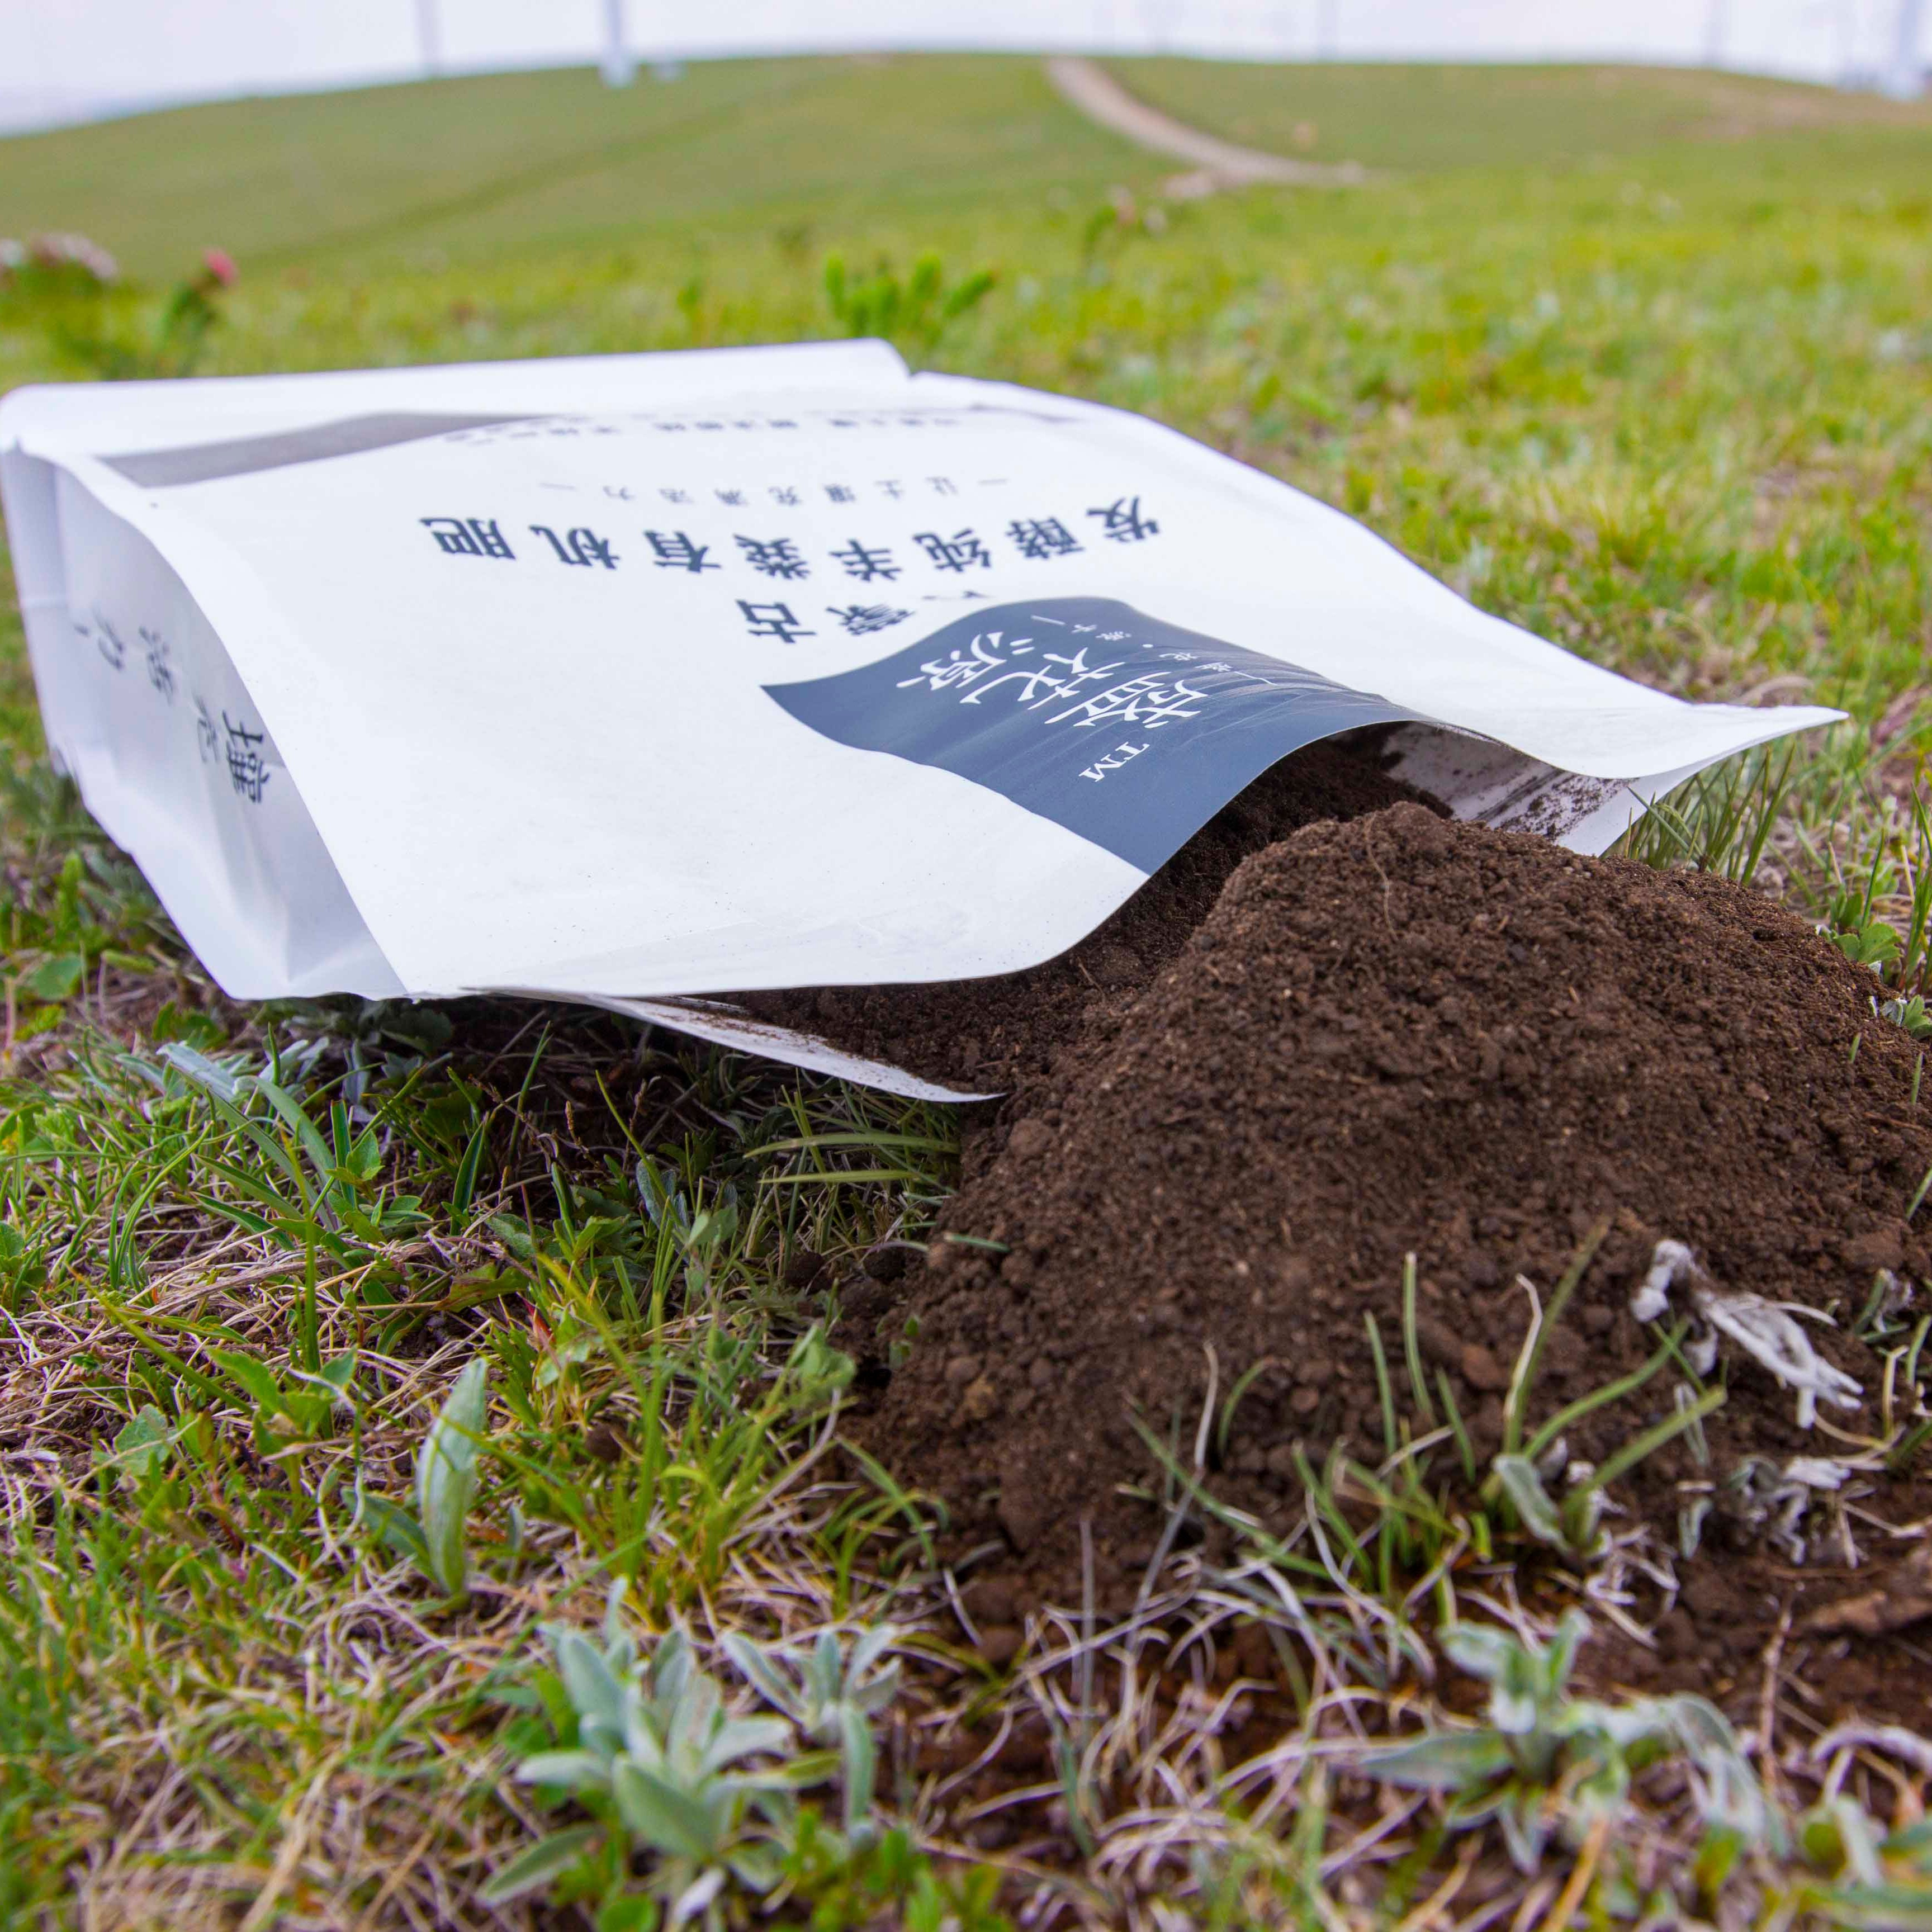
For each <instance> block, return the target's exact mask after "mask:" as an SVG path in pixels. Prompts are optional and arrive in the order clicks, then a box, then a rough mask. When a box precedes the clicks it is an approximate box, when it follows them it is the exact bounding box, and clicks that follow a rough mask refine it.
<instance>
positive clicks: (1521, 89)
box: [1108, 59, 1927, 172]
mask: <svg viewBox="0 0 1932 1932" xmlns="http://www.w3.org/2000/svg"><path fill="white" fill-rule="evenodd" d="M1108 65H1109V67H1111V68H1112V70H1113V71H1114V72H1115V74H1116V75H1118V77H1119V78H1120V79H1121V80H1122V81H1123V82H1124V83H1125V84H1126V85H1127V86H1128V87H1129V88H1130V89H1132V90H1133V92H1135V93H1136V94H1137V95H1139V96H1140V97H1141V98H1142V100H1144V101H1148V102H1150V103H1151V104H1153V105H1154V106H1155V107H1159V108H1161V109H1163V110H1165V111H1166V113H1169V114H1172V115H1174V116H1175V118H1177V119H1178V120H1181V121H1188V122H1190V123H1191V124H1193V125H1195V126H1196V127H1206V128H1209V129H1211V130H1213V131H1214V133H1217V134H1221V135H1223V136H1226V138H1228V139H1230V140H1234V141H1240V142H1245V143H1247V145H1250V146H1251V147H1256V148H1270V149H1273V150H1274V151H1276V152H1277V153H1280V154H1304V155H1307V156H1309V157H1311V158H1313V159H1316V160H1329V161H1345V160H1347V161H1358V162H1361V163H1362V164H1363V165H1364V166H1367V167H1370V168H1377V169H1389V170H1401V171H1403V172H1439V171H1442V170H1445V169H1484V168H1522V169H1535V170H1536V171H1538V172H1549V171H1551V170H1556V169H1569V168H1574V167H1577V166H1584V167H1589V166H1601V165H1602V164H1604V163H1608V162H1610V161H1613V160H1618V159H1620V158H1622V157H1625V156H1637V155H1641V154H1646V153H1647V152H1650V151H1655V150H1656V149H1658V148H1662V147H1666V146H1668V145H1672V144H1674V143H1676V142H1701V141H1737V140H1740V139H1749V138H1751V137H1752V136H1767V135H1771V136H1775V135H1779V134H1786V135H1793V136H1805V137H1806V138H1805V140H1804V142H1803V143H1802V151H1804V152H1805V153H1807V154H1811V153H1814V152H1815V148H1814V145H1813V143H1814V139H1815V136H1817V134H1818V133H1820V132H1821V131H1823V130H1831V129H1834V128H1841V127H1860V126H1867V125H1874V124H1875V125H1879V126H1887V127H1920V128H1922V127H1924V126H1925V125H1926V124H1927V113H1926V111H1925V110H1924V109H1923V108H1922V107H1915V106H1908V105H1903V104H1898V103H1895V102H1891V101H1885V100H1883V99H1882V98H1879V97H1878V96H1876V95H1869V94H1846V93H1841V92H1839V91H1838V90H1837V89H1832V88H1824V87H1812V86H1804V85H1802V84H1799V83H1795V82H1790V81H1778V80H1760V79H1757V78H1756V77H1752V76H1749V75H1745V74H1714V73H1709V72H1706V71H1700V70H1696V69H1691V70H1680V69H1674V68H1616V67H1537V66H1523V67H1519V66H1498V67H1439V66H1430V67H1409V66H1401V65H1391V64H1388V63H1384V62H1377V63H1376V65H1373V66H1355V65H1349V64H1348V63H1346V62H1318V63H1315V64H1313V65H1305V64H1298V65H1277V64H1275V63H1273V62H1230V61H1198V60H1172V59H1142V60H1115V61H1111V62H1109V63H1108Z"/></svg>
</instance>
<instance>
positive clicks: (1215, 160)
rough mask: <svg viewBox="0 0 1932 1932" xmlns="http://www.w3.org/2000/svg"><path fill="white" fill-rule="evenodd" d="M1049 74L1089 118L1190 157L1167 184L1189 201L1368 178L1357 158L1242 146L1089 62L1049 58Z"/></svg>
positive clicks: (1135, 139)
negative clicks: (1309, 156) (1165, 109)
mask: <svg viewBox="0 0 1932 1932" xmlns="http://www.w3.org/2000/svg"><path fill="white" fill-rule="evenodd" d="M1046 76H1047V78H1048V80H1050V81H1052V83H1053V84H1054V86H1055V88H1056V89H1058V91H1059V93H1060V95H1061V98H1062V99H1063V100H1064V101H1066V102H1067V104H1069V105H1070V107H1074V108H1076V109H1077V110H1079V112H1080V113H1082V114H1084V115H1086V117H1087V118H1088V120H1090V121H1098V122H1099V123H1100V125H1101V126H1102V127H1111V128H1112V130H1114V132H1115V133H1117V134H1124V135H1125V136H1127V139H1129V140H1130V141H1132V142H1135V143H1136V145H1139V146H1141V147H1143V148H1151V149H1152V150H1153V151H1154V153H1156V154H1172V155H1174V156H1175V157H1177V158H1178V160H1184V161H1192V162H1193V163H1194V166H1193V169H1192V170H1191V171H1190V172H1188V173H1187V174H1184V175H1175V177H1174V178H1173V179H1172V180H1171V181H1169V182H1168V184H1167V192H1168V193H1169V194H1170V195H1172V196H1175V198H1176V199H1180V200H1191V199H1195V198H1196V197H1198V196H1202V195H1207V194H1214V193H1217V191H1219V190H1220V189H1223V188H1229V187H1253V186H1254V185H1255V184H1256V183H1258V182H1265V181H1273V182H1276V183H1278V184H1285V185H1287V186H1290V187H1358V186H1359V185H1360V184H1361V183H1362V182H1363V181H1366V180H1367V178H1368V171H1367V169H1365V168H1364V167H1363V166H1361V163H1359V162H1358V161H1340V162H1328V161H1292V160H1289V159H1288V158H1287V157H1286V155H1283V154H1265V153H1264V152H1262V150H1261V149H1260V148H1242V147H1238V146H1237V145H1235V143H1234V142H1232V141H1223V140H1222V139H1220V137H1219V136H1217V135H1214V134H1209V133H1203V132H1202V130H1201V129H1200V128H1199V127H1189V126H1188V125H1187V123H1186V122H1185V121H1176V120H1175V119H1174V118H1172V116H1171V115H1166V114H1163V113H1162V112H1161V111H1160V109H1159V108H1157V107H1149V106H1148V104H1147V103H1146V102H1145V101H1140V100H1137V99H1136V98H1135V97H1134V96H1133V95H1131V94H1130V93H1129V92H1127V89H1125V88H1124V87H1123V86H1121V83H1119V82H1118V80H1115V78H1114V77H1113V76H1112V74H1109V73H1108V72H1107V71H1106V69H1105V68H1101V67H1099V66H1097V65H1095V63H1094V62H1092V61H1091V60H1087V59H1084V58H1079V57H1077V56H1075V55H1061V56H1059V57H1058V58H1055V59H1052V60H1049V62H1047V64H1046Z"/></svg>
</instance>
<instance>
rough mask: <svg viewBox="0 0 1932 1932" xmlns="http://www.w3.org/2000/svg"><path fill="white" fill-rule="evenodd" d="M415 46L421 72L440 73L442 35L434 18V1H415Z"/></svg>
mask: <svg viewBox="0 0 1932 1932" xmlns="http://www.w3.org/2000/svg"><path fill="white" fill-rule="evenodd" d="M416 46H417V48H418V49H419V52H421V54H422V67H423V72H424V73H425V74H440V73H441V72H442V71H443V34H442V31H441V29H440V27H439V26H438V24H437V17H436V0H416Z"/></svg>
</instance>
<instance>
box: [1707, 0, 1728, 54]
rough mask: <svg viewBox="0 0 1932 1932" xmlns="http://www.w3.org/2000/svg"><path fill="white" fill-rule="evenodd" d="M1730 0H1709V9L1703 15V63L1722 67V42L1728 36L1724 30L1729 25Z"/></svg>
mask: <svg viewBox="0 0 1932 1932" xmlns="http://www.w3.org/2000/svg"><path fill="white" fill-rule="evenodd" d="M1730 12H1731V9H1730V0H1711V9H1710V11H1709V13H1706V15H1705V16H1704V65H1706V67H1722V66H1723V65H1724V43H1725V42H1726V41H1727V40H1728V39H1729V38H1730V34H1729V33H1728V31H1727V29H1728V28H1729V27H1730Z"/></svg>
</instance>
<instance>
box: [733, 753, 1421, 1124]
mask: <svg viewBox="0 0 1932 1932" xmlns="http://www.w3.org/2000/svg"><path fill="white" fill-rule="evenodd" d="M1381 735H1382V733H1380V731H1379V730H1373V729H1372V730H1368V731H1357V732H1351V733H1346V734H1345V735H1344V736H1343V737H1341V738H1339V739H1335V738H1331V739H1326V740H1325V741H1324V742H1322V743H1319V744H1316V745H1308V746H1307V747H1305V748H1304V749H1303V750H1301V751H1298V752H1296V753H1295V755H1294V756H1293V757H1289V758H1284V759H1283V760H1281V762H1280V763H1279V764H1277V765H1275V766H1272V767H1271V769H1269V770H1268V771H1267V772H1264V773H1263V774H1262V776H1261V777H1259V778H1257V779H1256V781H1254V783H1253V784H1251V785H1250V786H1249V787H1247V790H1244V792H1242V793H1241V796H1239V797H1238V798H1236V799H1234V800H1233V801H1232V802H1231V803H1230V804H1229V805H1227V806H1226V807H1225V808H1223V810H1222V811H1220V812H1218V813H1217V814H1216V815H1215V816H1214V817H1213V818H1211V820H1208V823H1206V824H1205V825H1204V826H1202V828H1201V829H1200V830H1199V832H1196V834H1195V835H1194V836H1193V838H1190V840H1189V841H1187V844H1185V845H1184V846H1183V847H1181V850H1179V851H1178V852H1177V853H1175V855H1174V856H1173V857H1172V859H1169V861H1168V862H1167V863H1166V865H1163V867H1162V868H1160V871H1158V872H1157V873H1156V874H1154V877H1153V878H1151V880H1148V883H1147V884H1146V885H1145V886H1142V888H1141V889H1140V890H1139V892H1136V894H1135V895H1134V896H1133V898H1130V900H1128V901H1127V904H1125V905H1124V906H1122V907H1121V909H1120V910H1119V911H1118V912H1117V913H1115V914H1114V915H1113V916H1112V918H1111V919H1107V920H1106V922H1104V923H1103V924H1102V925H1101V926H1098V927H1097V928H1096V929H1095V930H1094V932H1091V934H1089V935H1088V937H1087V938H1085V939H1084V940H1082V941H1081V942H1080V944H1079V945H1078V946H1076V947H1073V948H1072V949H1071V950H1070V951H1068V952H1066V953H1061V955H1060V956H1059V957H1058V959H1049V961H1048V962H1046V964H1045V965H1042V966H1036V967H1034V968H1031V969H1030V970H1029V971H1026V972H1024V973H1010V974H1001V975H1000V976H998V977H995V978H992V979H986V980H959V981H956V982H953V983H951V984H950V985H941V986H828V987H823V988H807V989H803V990H802V991H797V992H778V993H734V994H733V995H730V998H731V999H732V1000H733V1002H734V1004H737V1005H739V1006H741V1007H743V1008H745V1010H746V1011H748V1013H751V1014H752V1015H753V1016H754V1017H755V1018H757V1019H761V1020H764V1021H766V1022H769V1023H771V1024H772V1025H778V1026H784V1027H790V1028H793V1029H794V1030H795V1031H799V1032H802V1033H810V1034H817V1035H819V1036H820V1037H821V1038H823V1039H826V1040H830V1041H831V1042H832V1043H833V1044H834V1045H835V1046H840V1047H842V1048H844V1049H845V1050H846V1051H847V1052H850V1053H854V1054H857V1055H859V1056H861V1057H862V1058H865V1059H868V1060H880V1061H886V1062H887V1063H889V1064H890V1065H892V1066H894V1067H904V1068H905V1069H906V1070H907V1072H908V1073H916V1074H919V1075H920V1076H922V1077H923V1078H925V1079H929V1080H935V1081H938V1082H941V1083H943V1084H944V1085H947V1086H950V1087H953V1088H956V1089H958V1090H959V1091H963V1092H967V1093H972V1092H983V1093H1004V1092H1006V1091H1007V1090H1008V1089H1010V1088H1014V1087H1017V1086H1019V1085H1021V1084H1022V1083H1023V1082H1025V1081H1027V1080H1028V1079H1032V1078H1034V1077H1035V1076H1038V1075H1040V1074H1043V1073H1046V1071H1047V1070H1048V1069H1049V1067H1050V1066H1051V1064H1052V1058H1053V1055H1054V1052H1055V1049H1057V1048H1058V1047H1060V1046H1062V1045H1064V1043H1066V1042H1067V1041H1068V1040H1070V1039H1072V1038H1073V1037H1074V1036H1075V1035H1076V1034H1078V1033H1079V1031H1080V1030H1081V1028H1082V1026H1083V1025H1084V1024H1085V1020H1086V1018H1087V1016H1088V1013H1090V1011H1091V1010H1093V1009H1094V1007H1097V1006H1098V1005H1102V1004H1106V1003H1108V1002H1110V1001H1117V1000H1118V998H1120V997H1121V995H1125V994H1129V993H1131V992H1134V991H1135V990H1136V989H1139V988H1140V987H1142V986H1145V985H1146V983H1148V980H1150V979H1151V977H1153V976H1154V974H1155V973H1156V972H1157V971H1159V970H1160V968H1161V967H1162V966H1163V965H1166V963H1167V962H1169V960H1171V959H1172V958H1173V957H1174V956H1175V954H1176V953H1179V952H1180V950H1181V948H1182V947H1184V946H1185V945H1186V944H1187V941H1188V939H1189V938H1190V935H1192V934H1193V932H1194V930H1195V929H1196V927H1197V926H1199V925H1200V923H1201V922H1202V919H1205V918H1206V917H1207V916H1208V912H1209V911H1210V910H1211V908H1212V907H1213V906H1214V901H1215V900H1216V899H1217V898H1219V897H1220V892H1221V888H1222V887H1223V886H1224V885H1226V883H1227V882H1228V875H1229V873H1231V872H1232V871H1233V870H1234V869H1235V867H1236V866H1237V865H1239V864H1240V863H1241V861H1242V860H1243V859H1245V858H1247V856H1248V855H1249V854H1250V853H1253V852H1259V851H1260V850H1262V847H1265V846H1268V845H1271V844H1274V842H1275V841H1277V839H1282V838H1286V837H1287V836H1288V835H1289V833H1290V832H1293V831H1295V830H1296V829H1298V828H1299V827H1301V826H1304V825H1312V824H1314V823H1316V821H1317V820H1321V819H1325V818H1358V817H1361V814H1363V813H1364V812H1365V811H1379V810H1380V809H1381V808H1383V807H1384V806H1386V805H1394V804H1397V803H1398V802H1400V801H1401V800H1403V799H1420V798H1421V793H1418V792H1417V791H1415V790H1413V789H1412V787H1409V786H1408V785H1406V784H1403V782H1402V781H1401V780H1400V779H1399V778H1391V777H1390V776H1389V775H1388V774H1387V773H1386V772H1384V771H1382V769H1381V768H1380V766H1379V765H1378V764H1377V763H1376V757H1375V751H1376V744H1377V742H1378V741H1379V738H1380V736H1381Z"/></svg>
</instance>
